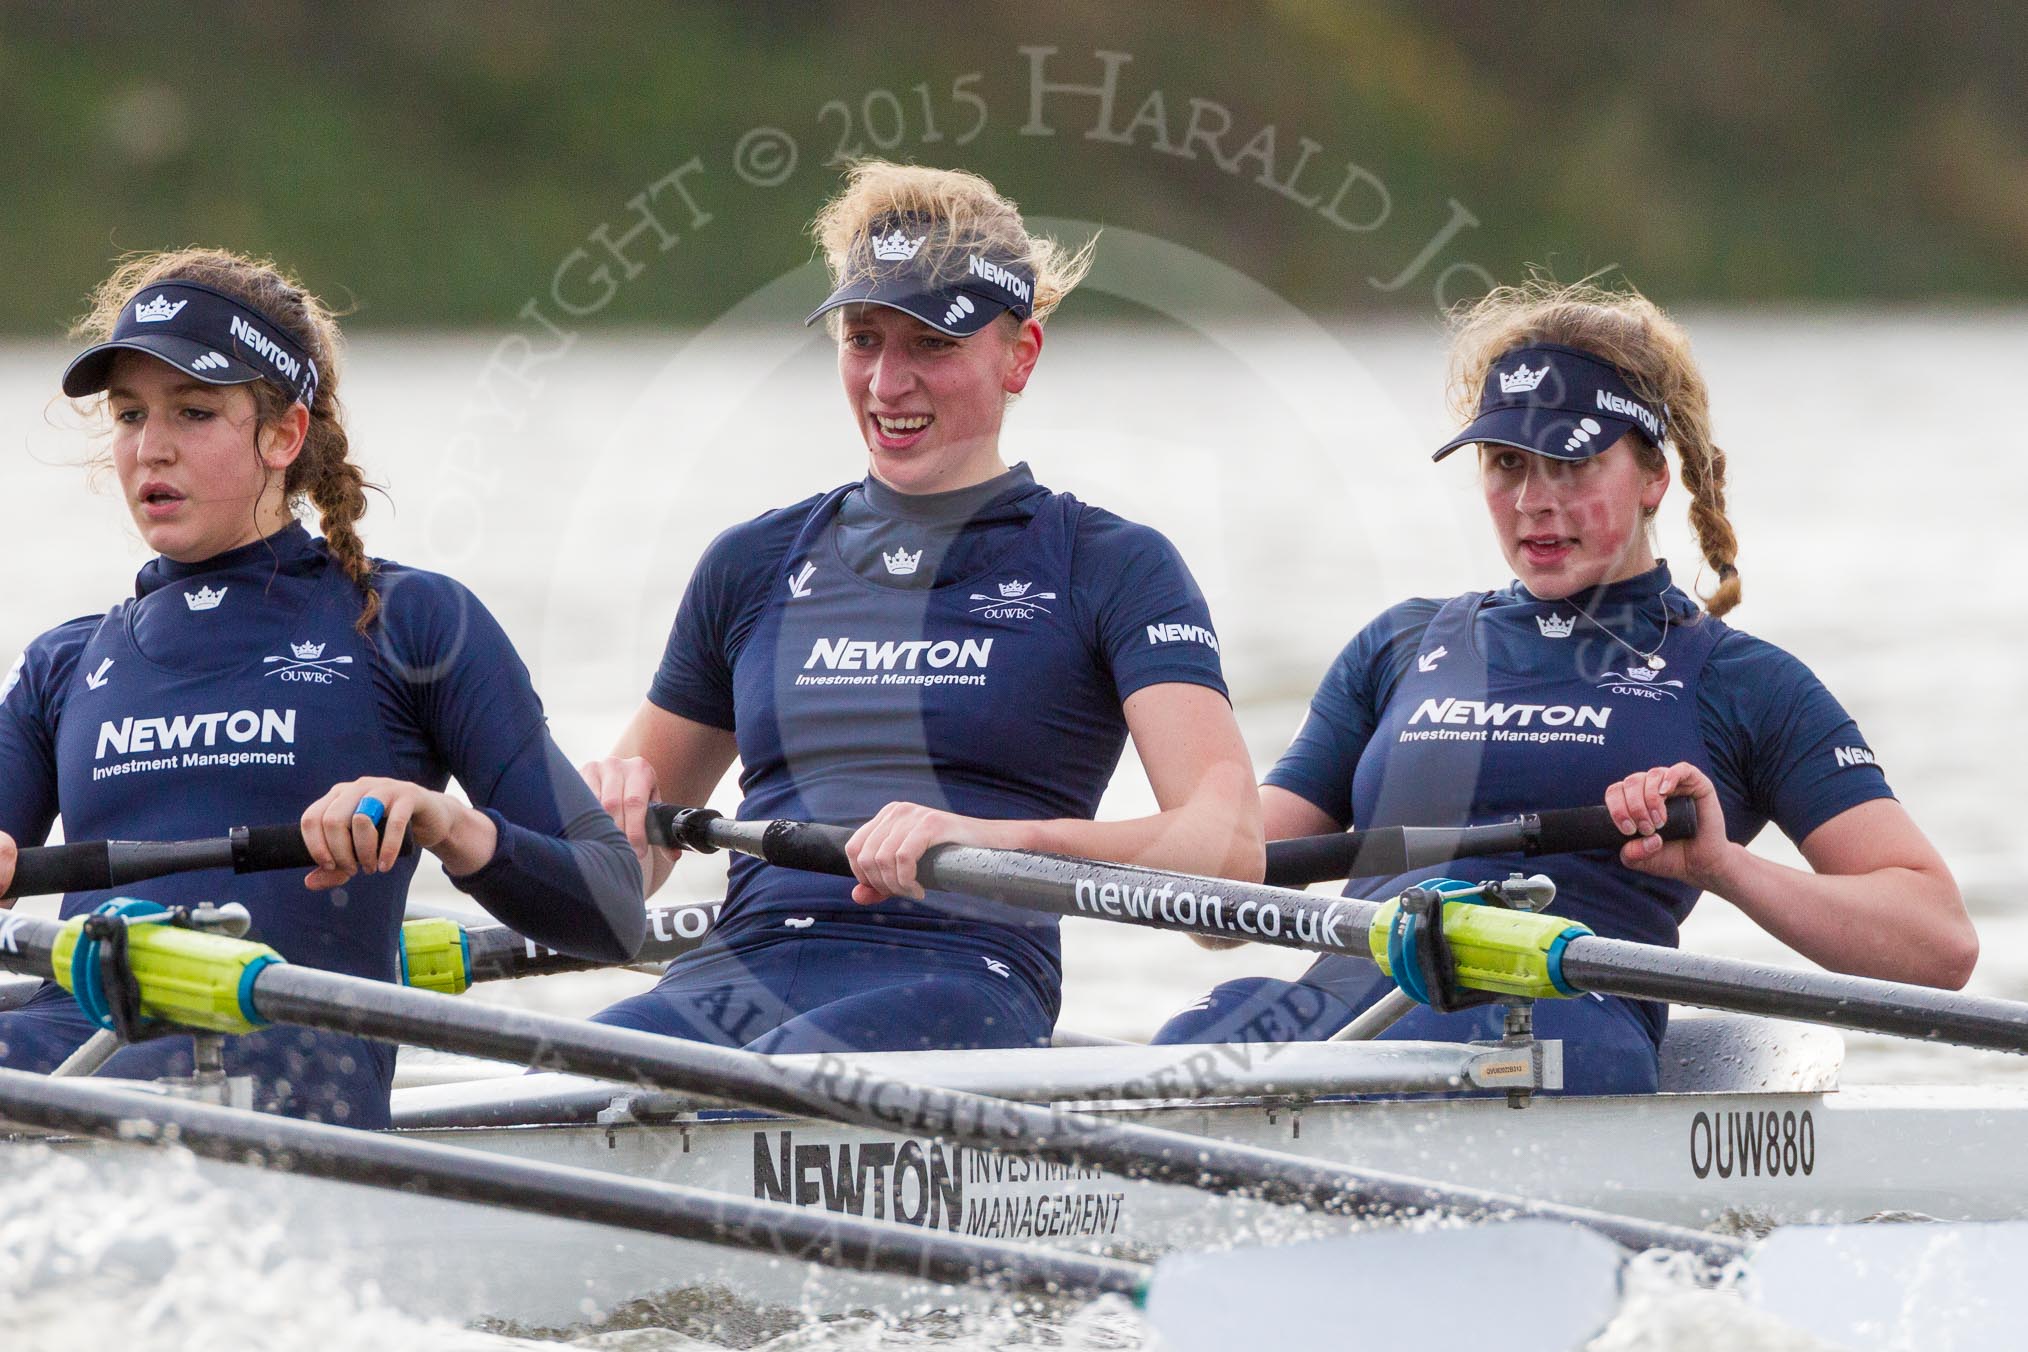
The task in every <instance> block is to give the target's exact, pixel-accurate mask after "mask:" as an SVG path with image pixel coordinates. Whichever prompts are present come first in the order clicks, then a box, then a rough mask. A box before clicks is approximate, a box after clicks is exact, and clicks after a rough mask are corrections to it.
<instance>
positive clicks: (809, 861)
mask: <svg viewBox="0 0 2028 1352" xmlns="http://www.w3.org/2000/svg"><path fill="white" fill-rule="evenodd" d="M720 823H723V825H720ZM756 827H759V828H761V838H760V839H759V841H757V842H755V846H756V853H757V854H758V855H759V857H760V858H762V859H765V860H766V861H767V862H768V863H770V864H774V865H776V866H778V867H780V868H799V869H802V870H803V871H805V872H807V873H831V874H837V875H839V876H841V877H848V878H849V877H851V876H852V865H851V863H850V862H849V861H848V860H847V859H846V858H845V844H846V842H847V841H849V840H851V839H852V828H851V827H849V826H826V825H824V824H823V823H821V822H795V821H782V820H774V821H767V822H730V821H726V820H725V817H724V815H723V814H721V813H717V812H714V811H712V810H711V809H710V808H708V807H672V806H671V805H669V804H668V803H650V804H648V841H649V843H650V844H654V845H660V846H662V847H663V848H664V849H669V850H677V849H682V850H695V851H696V852H697V853H699V854H714V853H716V852H717V851H718V850H720V849H722V848H726V847H728V846H733V845H735V843H736V841H737V840H738V839H739V838H742V837H745V836H747V835H748V834H749V833H751V832H752V831H753V830H754V829H755V828H756ZM726 832H734V833H737V834H736V835H734V836H730V837H726V838H720V837H721V835H723V833H726ZM939 848H941V847H940V846H932V847H931V848H930V850H929V852H928V854H926V855H925V856H924V857H923V864H922V867H921V868H920V869H919V873H920V876H921V877H922V879H923V881H924V882H925V883H929V884H931V885H934V884H935V872H934V868H935V865H934V860H935V858H936V854H937V850H938V849H939Z"/></svg>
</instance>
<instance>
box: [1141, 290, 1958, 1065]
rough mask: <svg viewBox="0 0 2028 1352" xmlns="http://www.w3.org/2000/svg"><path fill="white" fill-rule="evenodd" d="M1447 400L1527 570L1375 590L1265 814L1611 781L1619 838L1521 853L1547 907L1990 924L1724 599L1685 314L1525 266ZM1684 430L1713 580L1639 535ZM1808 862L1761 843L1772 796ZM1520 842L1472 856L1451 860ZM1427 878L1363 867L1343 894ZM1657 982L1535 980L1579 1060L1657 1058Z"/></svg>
mask: <svg viewBox="0 0 2028 1352" xmlns="http://www.w3.org/2000/svg"><path fill="white" fill-rule="evenodd" d="M1452 372H1453V385H1452V391H1453V403H1454V405H1455V406H1456V410H1457V413H1458V415H1459V417H1460V419H1461V420H1462V421H1464V422H1465V426H1464V427H1463V428H1462V430H1460V431H1459V432H1458V434H1457V435H1456V436H1454V437H1452V438H1451V439H1450V440H1449V441H1448V442H1446V443H1445V444H1444V445H1443V446H1442V447H1440V448H1439V449H1438V450H1437V452H1436V458H1437V459H1439V460H1441V459H1443V458H1444V457H1445V456H1447V455H1449V454H1450V453H1451V452H1452V451H1454V450H1457V449H1458V448H1459V447H1461V446H1466V445H1471V446H1475V447H1476V448H1477V451H1478V457H1479V480H1480V486H1481V489H1482V492H1483V495H1484V498H1485V503H1486V509H1487V512H1488V514H1489V516H1490V518H1491V521H1492V525H1493V531H1494V535H1495V538H1496V540H1497V541H1498V543H1499V546H1500V550H1501V553H1502V554H1503V555H1505V557H1506V560H1507V562H1508V564H1509V566H1510V567H1512V569H1513V570H1514V575H1515V578H1516V581H1514V582H1513V583H1512V584H1510V585H1509V586H1507V587H1506V588H1505V589H1503V590H1500V591H1494V592H1473V593H1468V594H1466V595H1463V596H1456V597H1452V598H1449V599H1448V600H1433V599H1422V598H1418V599H1414V600H1409V601H1404V602H1402V603H1400V604H1399V605H1396V606H1394V607H1392V608H1391V609H1389V610H1387V611H1385V612H1384V613H1382V614H1381V616H1380V617H1379V618H1378V619H1376V620H1374V621H1373V622H1372V623H1371V624H1369V625H1368V626H1367V627H1366V628H1365V629H1363V630H1362V631H1360V633H1359V634H1358V635H1357V636H1356V637H1355V638H1354V639H1353V640H1352V642H1351V643H1350V644H1349V645H1348V646H1347V647H1346V648H1345V650H1344V651H1343V653H1341V654H1340V655H1339V657H1338V659H1337V661H1336V663H1334V664H1333V666H1332V668H1331V670H1330V671H1329V673H1327V674H1326V676H1325V677H1324V681H1323V684H1322V685H1321V686H1320V687H1319V688H1318V690H1317V693H1316V695H1315V697H1314V698H1313V700H1312V701H1311V704H1310V712H1309V717H1308V719H1307V720H1306V721H1305V723H1304V724H1303V727H1302V730H1301V731H1300V732H1299V733H1298V734H1297V736H1296V740H1295V742H1294V744H1293V745H1291V746H1290V748H1289V749H1288V751H1287V752H1286V753H1284V754H1283V756H1282V758H1281V761H1280V762H1279V763H1278V764H1277V765H1276V766H1275V768H1274V769H1273V770H1272V771H1271V772H1270V773H1269V775H1268V777H1267V782H1266V784H1265V785H1264V786H1263V787H1262V789H1261V804H1262V808H1263V812H1264V815H1265V819H1266V825H1267V835H1268V838H1269V839H1270V840H1274V839H1281V838H1287V837H1292V836H1304V835H1314V834H1320V833H1323V832H1328V831H1332V830H1343V829H1345V828H1347V827H1349V826H1352V825H1354V824H1355V823H1356V824H1357V825H1358V826H1360V827H1373V826H1390V825H1401V824H1418V825H1443V824H1455V825H1459V826H1463V825H1470V824H1478V823H1483V822H1491V821H1500V820H1510V819H1512V818H1513V817H1514V816H1515V815H1516V814H1517V813H1520V812H1524V811H1536V810H1541V809H1545V808H1560V807H1577V806H1582V805H1584V804H1587V803H1598V802H1603V803H1604V804H1605V805H1606V806H1607V807H1608V808H1609V809H1610V810H1611V812H1612V815H1613V817H1614V819H1615V821H1617V823H1618V824H1619V828H1620V830H1621V831H1622V832H1623V833H1625V834H1626V835H1627V836H1628V837H1629V839H1628V840H1627V843H1626V844H1625V845H1624V846H1622V847H1621V848H1620V849H1619V850H1618V851H1616V852H1615V851H1611V850H1606V851H1598V852H1593V853H1586V854H1570V855H1561V856H1556V857H1552V858H1548V859H1537V860H1530V861H1528V864H1527V866H1528V868H1530V869H1531V870H1532V869H1536V868H1539V869H1541V870H1542V871H1543V872H1545V873H1547V874H1548V875H1549V876H1550V877H1551V878H1553V879H1555V881H1556V883H1557V886H1558V889H1559V890H1558V895H1557V898H1556V901H1555V902H1554V903H1553V904H1552V906H1551V908H1550V909H1551V910H1552V911H1554V912H1556V913H1557V914H1560V915H1565V916H1568V917H1569V918H1571V919H1573V920H1577V921H1581V922H1583V923H1584V924H1587V925H1589V926H1590V927H1591V928H1592V929H1593V930H1594V931H1596V932H1597V933H1599V934H1601V935H1605V936H1607V937H1609V938H1618V939H1631V940H1637V941H1640V942H1643V943H1650V944H1664V945H1674V944H1675V943H1676V942H1677V927H1678V925H1679V923H1680V922H1681V921H1682V919H1683V917H1684V916H1685V915H1687V914H1688V913H1689V911H1690V908H1691V906H1692V905H1693V904H1694V903H1695V901H1696V900H1697V897H1698V895H1699V894H1700V893H1702V892H1713V893H1716V894H1717V895H1719V896H1721V897H1723V898H1725V899H1726V900H1727V901H1729V902H1731V903H1733V904H1734V905H1736V906H1738V907H1739V908H1740V909H1741V910H1743V911H1745V912H1746V913H1747V914H1748V915H1749V916H1751V917H1752V918H1753V919H1754V920H1755V921H1756V922H1757V923H1759V924H1760V925H1761V926H1762V927H1763V928H1764V929H1766V930H1767V931H1768V932H1769V933H1771V934H1773V935H1774V936H1775V937H1777V938H1779V939H1781V940H1782V941H1783V942H1785V943H1787V944H1788V945H1789V946H1790V947H1792V948H1794V949H1795V950H1796V951H1797V952H1799V953H1801V954H1803V955H1804V956H1805V957H1808V958H1811V959H1813V960H1815V961H1817V962H1819V963H1821V964H1823V965H1824V966H1826V967H1830V968H1833V969H1835V970H1837V971H1841V972H1848V973H1855V974H1859V975H1864V976H1872V977H1882V978H1888V979H1892V980H1898V981H1911V982H1919V983H1923V984H1926V985H1936V986H1948V987H1953V988H1954V987H1958V986H1962V985H1963V984H1964V982H1965V981H1966V979H1967V978H1968V977H1969V976H1970V974H1971V970H1972V965H1973V963H1974V962H1975V961H1976V959H1977V956H1978V938H1977V936H1976V934H1975V933H1974V932H1973V928H1972V924H1971V920H1970V918H1969V917H1968V916H1967V915H1966V913H1965V909H1964V904H1963V902H1962V900H1961V899H1960V897H1959V895H1958V889H1957V885H1956V883H1955V882H1954V881H1953V880H1952V878H1951V875H1950V872H1949V870H1948V869H1947V868H1946V867H1945V865H1944V862H1943V860H1942V859H1941V858H1940V857H1939V856H1938V854H1937V852H1936V850H1935V849H1934V848H1932V847H1931V845H1930V843H1929V842H1928V840H1927V839H1925V837H1924V836H1923V834H1922V832H1921V830H1919V829H1918V828H1917V827H1916V825H1915V823H1914V822H1913V821H1912V820H1911V819H1910V817H1909V815H1908V813H1907V812H1906V811H1905V810H1904V809H1903V808H1902V806H1901V804H1900V803H1898V802H1896V801H1895V799H1894V798H1893V796H1892V794H1891V792H1890V790H1889V789H1888V786H1887V780H1886V777H1885V775H1884V774H1883V773H1882V772H1881V769H1880V767H1879V765H1878V764H1877V763H1876V761H1875V759H1874V756H1873V753H1872V752H1871V750H1869V749H1868V747H1867V745H1866V742H1865V740H1864V739H1863V738H1862V737H1861V736H1860V733H1859V729H1858V727H1857V726H1856V725H1855V724H1854V723H1853V721H1852V719H1851V718H1850V717H1849V716H1848V715H1847V714H1846V713H1845V711H1844V709H1843V708H1841V707H1840V706H1839V704H1838V702H1837V701H1836V700H1835V699H1833V698H1832V696H1831V695H1830V693H1829V692H1828V691H1827V690H1825V688H1824V687H1823V685H1822V684H1821V683H1820V682H1819V681H1818V680H1817V678H1816V676H1815V675H1813V674H1812V673H1811V671H1810V670H1809V668H1808V667H1806V666H1804V665H1803V663H1802V662H1801V661H1799V660H1797V659H1796V658H1795V657H1793V656H1791V655H1790V654H1788V653H1786V652H1784V651H1783V650H1781V649H1780V648H1777V647H1775V646H1774V645H1773V644H1771V643H1768V642H1766V641H1764V640H1761V639H1757V638H1754V637H1752V636H1751V635H1749V634H1746V633H1744V632H1742V631H1740V630H1737V629H1734V628H1732V627H1731V626H1729V625H1727V624H1726V623H1724V622H1723V621H1722V620H1721V619H1720V618H1719V617H1720V616H1722V615H1724V614H1726V613H1727V612H1729V611H1730V610H1731V609H1732V608H1733V607H1734V606H1736V605H1737V604H1738V603H1739V599H1740V576H1739V570H1738V568H1737V567H1736V566H1735V563H1734V558H1735V555H1736V552H1737V542H1736V541H1735V539H1734V537H1733V530H1732V526H1731V524H1730V523H1729V522H1728V521H1727V519H1726V515H1725V456H1724V454H1723V453H1722V452H1721V451H1720V450H1719V449H1718V446H1717V444H1716V443H1715V442H1714V441H1713V439H1712V433H1711V415H1710V401H1709V395H1708V392H1707V389H1706V386H1705V383H1704V378H1703V376H1702V374H1701V373H1700V372H1699V370H1698V367H1697V364H1696V362H1695V360H1694V359H1693V358H1692V356H1691V352H1690V344H1689V339H1688V337H1687V336H1686V335H1685V334H1684V332H1683V330H1682V328H1681V327H1680V326H1679V325H1678V324H1677V323H1676V322H1675V321H1674V320H1673V319H1671V318H1670V317H1669V316H1668V315H1667V314H1665V313H1664V312H1663V311H1662V310H1661V309H1659V308H1658V307H1657V306H1655V305H1654V304H1653V303H1652V302H1650V301H1649V300H1647V299H1646V298H1645V297H1643V296H1641V295H1639V294H1637V293H1634V292H1631V291H1627V292H1616V291H1606V290H1602V289H1600V288H1598V287H1595V286H1590V285H1583V284H1580V285H1576V286H1557V285H1554V284H1550V283H1547V282H1541V281H1537V282H1531V283H1529V284H1527V285H1524V286H1520V287H1510V288H1503V289H1501V290H1498V291H1495V292H1494V293H1492V294H1491V295H1489V296H1487V297H1486V298H1484V299H1483V300H1481V301H1479V302H1478V303H1476V304H1475V305H1472V306H1470V307H1468V308H1466V309H1464V310H1463V311H1461V312H1460V314H1459V315H1458V316H1457V317H1456V321H1455V329H1454V334H1453V342H1452ZM1668 449H1673V450H1674V451H1675V452H1676V462H1677V465H1678V466H1679V467H1680V468H1679V472H1680V474H1681V476H1682V479H1683V483H1684V486H1685V487H1686V488H1688V489H1689V491H1690V495H1691V501H1690V520H1691V524H1692V526H1693V528H1694V530H1695V533H1696V536H1697V541H1698V544H1699V546H1700V548H1701V550H1702V552H1703V555H1704V562H1705V564H1706V565H1707V566H1708V567H1709V568H1710V569H1711V570H1712V571H1713V572H1714V573H1715V575H1716V583H1717V585H1716V586H1715V587H1714V588H1713V590H1712V591H1711V594H1710V595H1709V596H1708V597H1706V598H1705V599H1704V602H1703V605H1702V606H1701V607H1700V606H1699V604H1698V602H1697V601H1696V600H1695V599H1693V598H1692V597H1691V596H1690V595H1689V594H1688V593H1687V592H1685V591H1684V590H1683V589H1681V588H1679V587H1678V586H1677V585H1676V584H1675V582H1674V580H1673V579H1672V577H1671V575H1670V571H1669V567H1668V564H1667V563H1666V562H1665V561H1662V560H1659V559H1657V558H1656V557H1655V554H1654V549H1653V542H1652V540H1651V538H1650V533H1649V523H1650V522H1651V521H1652V519H1653V517H1654V515H1655V512H1656V510H1657V509H1658V508H1659V507H1660V505H1661V503H1662V500H1663V497H1664V496H1665V495H1666V494H1667V492H1668V490H1669V486H1670V481H1671V477H1672V476H1671V471H1670V464H1669V461H1668V459H1667V457H1666V456H1665V454H1664V452H1665V450H1668ZM1674 797H1689V798H1693V799H1695V801H1696V803H1697V808H1698V829H1697V833H1696V835H1695V837H1694V838H1692V839H1687V840H1682V841H1669V842H1665V841H1663V840H1662V839H1661V838H1660V837H1659V836H1658V835H1657V834H1656V831H1657V830H1658V828H1659V827H1660V825H1661V823H1662V821H1663V819H1664V815H1665V812H1664V805H1665V800H1667V799H1669V798H1674ZM1770 821H1772V822H1774V823H1775V824H1776V825H1778V826H1779V827H1780V828H1781V829H1782V831H1783V832H1784V833H1785V834H1786V835H1788V836H1789V838H1790V839H1791V840H1793V841H1795V842H1796V844H1797V846H1798V847H1799V848H1800V849H1801V851H1802V854H1803V857H1804V859H1805V860H1807V861H1808V863H1809V865H1810V871H1807V872H1805V871H1801V870H1797V869H1793V868H1788V867H1784V866H1783V865H1780V864H1776V863H1774V862H1772V861H1769V860H1767V859H1763V858H1760V857H1758V856H1756V855H1753V854H1750V853H1749V852H1748V851H1747V849H1746V845H1747V843H1748V842H1749V841H1751V840H1752V839H1753V838H1754V837H1755V836H1756V835H1758V834H1759V832H1760V830H1761V828H1762V827H1763V826H1765V825H1766V824H1767V823H1768V822H1770ZM1519 867H1521V861H1520V860H1519V859H1518V858H1504V859H1503V858H1492V859H1480V860H1468V861H1462V862H1459V863H1457V864H1455V865H1450V866H1447V868H1446V871H1448V872H1450V873H1452V874H1454V875H1455V876H1456V877H1458V878H1460V879H1462V880H1466V881H1484V880H1488V879H1497V878H1501V877H1504V876H1506V874H1507V873H1508V872H1509V871H1510V870H1513V869H1516V868H1519ZM1420 880H1421V876H1420V875H1415V876H1405V877H1396V878H1355V879H1353V880H1351V882H1350V883H1349V884H1348V886H1347V887H1346V889H1345V890H1346V894H1347V895H1358V896H1366V897H1387V896H1392V895H1394V894H1396V893H1398V892H1399V891H1401V890H1402V889H1403V888H1404V887H1407V886H1410V885H1412V884H1414V883H1416V882H1418V881H1420ZM1389 989H1392V983H1391V982H1390V981H1389V980H1388V979H1387V978H1386V977H1385V976H1383V975H1381V974H1380V973H1379V972H1378V971H1377V970H1376V969H1375V968H1374V967H1372V966H1371V965H1369V964H1367V963H1363V962H1358V961H1354V960H1352V959H1349V958H1342V957H1325V958H1323V959H1321V960H1319V961H1318V962H1317V963H1316V964H1315V965H1314V966H1313V967H1312V968H1311V969H1310V970H1309V972H1307V973H1306V974H1305V975H1304V976H1303V978H1302V979H1301V980H1300V981H1297V982H1285V981H1271V980H1266V979H1261V978H1246V979H1242V980H1239V981H1232V982H1227V983H1226V984H1224V985H1222V986H1220V987H1218V988H1217V989H1216V990H1214V991H1213V992H1212V993H1211V994H1210V996H1208V997H1207V998H1206V999H1204V1000H1202V1001H1200V1002H1199V1003H1198V1004H1196V1005H1195V1006H1193V1007H1191V1008H1190V1009H1188V1010H1185V1011H1184V1012H1183V1013H1181V1014H1179V1015H1177V1016H1176V1017H1175V1018H1173V1019H1171V1020H1170V1021H1169V1024H1168V1025H1167V1026H1166V1027H1165V1028H1164V1029H1163V1030H1162V1033H1161V1035H1160V1036H1159V1037H1158V1039H1157V1040H1158V1041H1165V1042H1207V1041H1291V1040H1299V1039H1311V1038H1326V1037H1330V1036H1331V1035H1332V1034H1333V1033H1335V1032H1337V1031H1338V1030H1339V1029H1341V1028H1343V1027H1344V1026H1345V1025H1346V1024H1348V1023H1349V1022H1351V1020H1352V1018H1353V1017H1354V1016H1355V1015H1356V1014H1357V1013H1358V1012H1359V1011H1360V1010H1362V1009H1364V1008H1365V1007H1366V1006H1368V1005H1370V1004H1371V1003H1373V1001H1375V1000H1377V999H1378V998H1379V997H1380V996H1381V995H1382V994H1384V993H1385V991H1386V990H1389ZM1666 1019H1667V1013H1666V1007H1665V1006H1663V1005H1660V1004H1650V1003H1646V1002H1640V1001H1632V1000H1622V999H1615V998H1602V997H1597V996H1587V997H1581V998H1578V999H1574V1000H1548V1001H1543V1002H1541V1003H1539V1004H1538V1005H1537V1006H1536V1028H1537V1031H1538V1034H1539V1035H1541V1036H1543V1037H1546V1038H1560V1039H1562V1040H1563V1042H1564V1075H1565V1088H1566V1090H1567V1091H1569V1092H1577V1093H1628V1092H1638V1091H1642V1090H1651V1089H1653V1088H1654V1087H1655V1085H1656V1076H1657V1060H1656V1049H1657V1047H1658V1046H1659V1044H1660V1042H1661V1038H1662V1032H1663V1029H1664V1027H1665V1023H1666ZM1500 1032H1501V1029H1500V1011H1499V1009H1498V1007H1497V1006H1491V1005H1489V1006H1483V1007H1481V1008H1478V1009H1473V1010H1465V1011H1462V1012H1457V1013H1451V1014H1437V1013H1434V1012H1433V1011H1431V1010H1430V1009H1428V1008H1422V1009H1418V1010H1417V1011H1415V1012H1414V1013H1413V1014H1411V1015H1410V1016H1409V1017H1408V1018H1406V1019H1403V1020H1402V1021H1400V1022H1399V1023H1397V1024H1396V1025H1395V1026H1394V1028H1393V1029H1392V1030H1390V1032H1389V1034H1388V1036H1392V1037H1407V1038H1425V1039H1438V1040H1445V1041H1464V1040H1481V1039H1495V1038H1498V1037H1499V1036H1500Z"/></svg>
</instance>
